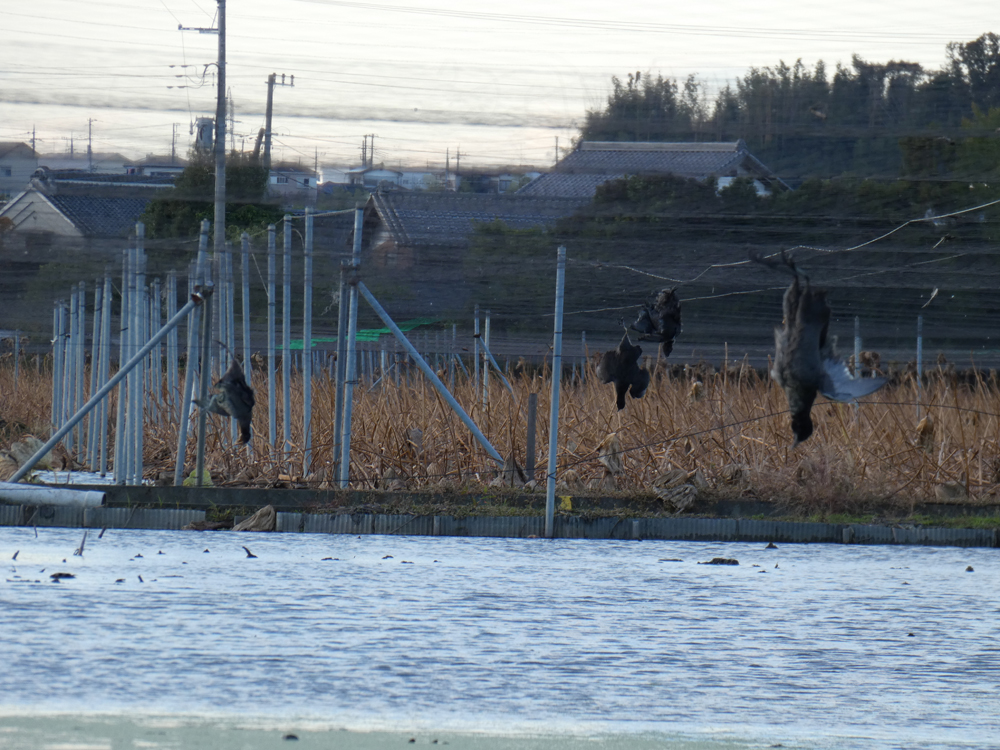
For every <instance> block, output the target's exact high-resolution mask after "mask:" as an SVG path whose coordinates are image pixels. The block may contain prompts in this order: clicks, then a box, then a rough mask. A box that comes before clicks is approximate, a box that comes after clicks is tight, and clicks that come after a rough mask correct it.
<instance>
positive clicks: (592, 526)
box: [553, 516, 632, 539]
mask: <svg viewBox="0 0 1000 750" xmlns="http://www.w3.org/2000/svg"><path fill="white" fill-rule="evenodd" d="M553 531H554V536H556V537H559V538H562V539H631V538H632V524H631V523H629V522H628V521H627V520H626V519H623V518H576V517H567V516H557V517H556V519H555V524H554V529H553Z"/></svg>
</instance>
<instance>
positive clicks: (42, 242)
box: [0, 187, 149, 247]
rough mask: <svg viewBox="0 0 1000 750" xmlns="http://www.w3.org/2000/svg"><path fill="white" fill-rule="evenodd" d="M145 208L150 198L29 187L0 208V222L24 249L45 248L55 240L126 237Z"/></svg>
mask: <svg viewBox="0 0 1000 750" xmlns="http://www.w3.org/2000/svg"><path fill="white" fill-rule="evenodd" d="M148 204H149V198H127V197H121V196H118V197H112V196H92V195H72V194H71V195H59V194H56V195H48V194H46V193H45V192H43V191H41V190H39V189H37V188H34V187H32V188H29V189H28V190H24V191H22V192H21V193H20V194H19V195H17V196H15V197H14V198H13V199H11V200H10V201H8V202H7V204H6V205H4V206H3V208H0V221H2V219H7V220H8V221H9V222H10V224H8V226H9V227H10V230H9V233H10V235H12V236H18V235H19V236H21V237H22V242H23V244H25V246H27V247H48V246H50V245H51V244H52V242H53V240H54V239H55V238H72V239H85V238H86V239H110V238H119V237H127V236H128V235H129V234H130V233H132V232H133V231H134V229H135V223H136V221H138V219H139V217H140V216H141V215H142V213H143V212H144V211H145V210H146V206H147V205H148ZM4 223H6V222H4ZM9 242H10V240H8V244H9Z"/></svg>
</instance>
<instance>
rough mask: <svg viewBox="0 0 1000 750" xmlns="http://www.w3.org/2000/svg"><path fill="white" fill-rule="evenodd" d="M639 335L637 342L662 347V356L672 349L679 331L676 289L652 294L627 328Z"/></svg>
mask: <svg viewBox="0 0 1000 750" xmlns="http://www.w3.org/2000/svg"><path fill="white" fill-rule="evenodd" d="M629 327H630V328H631V329H632V330H633V331H636V332H637V333H638V334H639V341H655V342H656V343H658V344H662V345H663V356H664V357H667V356H669V355H670V352H671V351H672V350H673V348H674V339H675V338H676V337H677V334H678V333H680V331H681V301H680V298H679V297H678V296H677V290H676V289H662V290H660V291H659V292H653V293H652V294H651V295H649V299H647V300H646V302H645V303H644V304H643V306H642V310H640V311H639V316H638V317H637V318H636V319H635V322H634V323H633V324H632V325H631V326H629Z"/></svg>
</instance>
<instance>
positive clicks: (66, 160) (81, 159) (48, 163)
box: [38, 151, 129, 174]
mask: <svg viewBox="0 0 1000 750" xmlns="http://www.w3.org/2000/svg"><path fill="white" fill-rule="evenodd" d="M128 161H129V160H128V159H127V158H126V157H124V156H122V155H121V154H119V153H115V152H109V153H103V152H97V151H94V152H91V153H90V154H87V153H80V152H70V153H68V154H65V153H63V154H39V155H38V166H40V167H48V168H49V169H51V170H53V171H55V172H63V171H73V170H75V171H77V172H99V173H102V174H124V173H125V163H126V162H128Z"/></svg>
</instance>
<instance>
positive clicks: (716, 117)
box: [580, 32, 1000, 180]
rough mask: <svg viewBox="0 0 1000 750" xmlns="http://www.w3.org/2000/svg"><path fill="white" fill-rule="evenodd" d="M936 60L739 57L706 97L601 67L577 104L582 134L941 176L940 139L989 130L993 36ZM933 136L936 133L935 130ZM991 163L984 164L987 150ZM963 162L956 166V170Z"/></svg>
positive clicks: (993, 120)
mask: <svg viewBox="0 0 1000 750" xmlns="http://www.w3.org/2000/svg"><path fill="white" fill-rule="evenodd" d="M945 52H946V62H945V64H944V65H943V66H942V67H941V68H940V69H938V70H928V69H925V68H924V67H923V66H921V65H920V64H918V63H914V62H907V61H904V60H890V61H889V62H886V63H877V62H870V61H866V60H864V59H862V58H861V57H860V56H858V55H855V56H854V57H853V58H852V60H851V64H850V65H841V64H839V63H838V64H837V67H836V69H835V70H834V71H833V72H832V74H831V73H830V71H829V70H828V68H827V65H826V63H824V62H823V61H822V60H821V61H819V62H817V63H816V65H815V66H814V67H813V68H812V69H810V68H807V67H806V66H805V65H803V63H802V61H801V60H797V61H796V62H795V64H793V65H788V64H786V63H785V62H779V63H778V64H777V65H775V66H772V67H762V68H756V67H754V68H750V69H749V70H748V71H747V72H746V73H745V74H744V75H743V76H742V77H741V78H739V79H737V80H736V81H735V82H733V83H732V84H727V85H726V86H725V87H724V88H723V89H722V90H721V91H720V92H719V94H718V95H717V96H716V97H715V99H714V101H712V102H710V101H709V99H708V96H707V93H706V87H705V83H704V82H703V81H700V80H699V79H698V78H697V77H696V76H694V75H691V76H688V77H687V79H685V80H684V81H683V82H678V81H676V80H673V79H670V78H664V77H663V76H661V75H658V76H655V77H654V76H652V75H650V74H648V73H646V74H643V73H642V72H641V71H637V72H635V73H630V74H628V76H627V77H626V78H625V79H624V80H623V79H620V78H618V77H613V78H612V91H611V93H610V95H609V96H608V100H607V105H606V107H605V108H604V109H603V110H600V111H589V112H588V113H587V116H586V120H585V122H584V125H583V127H582V128H581V132H580V138H581V139H582V140H588V141H697V140H706V141H732V140H737V139H739V138H742V139H744V140H745V141H746V142H747V145H748V147H749V148H750V150H751V151H752V152H753V153H754V154H755V155H756V156H758V157H759V158H760V159H761V160H762V161H764V162H765V163H766V164H768V165H769V166H770V167H771V168H772V169H774V170H775V171H777V172H779V173H780V174H782V175H783V176H786V175H787V176H788V178H789V179H792V180H797V179H804V178H807V177H830V176H834V175H840V174H845V173H852V174H856V175H859V176H865V177H871V176H876V177H894V176H907V175H911V174H915V173H916V174H919V175H921V176H927V173H928V168H929V167H930V166H933V169H931V170H930V171H931V172H933V173H935V174H938V175H939V176H947V174H948V170H950V169H953V168H954V167H956V166H958V167H967V166H968V165H955V164H953V163H951V162H949V161H948V158H949V153H948V142H949V141H956V140H958V139H963V138H969V137H974V138H980V139H991V140H992V139H995V138H996V127H997V124H998V123H997V116H996V115H992V114H991V110H998V109H1000V36H998V35H997V34H994V33H992V32H990V33H986V34H983V35H982V36H980V37H979V38H978V39H975V40H973V41H971V42H965V43H960V42H951V43H949V44H948V45H947V46H946V48H945ZM938 139H940V141H939V140H938ZM991 166H992V169H993V172H994V174H995V171H996V165H995V162H994V164H993V165H991ZM966 171H967V170H966Z"/></svg>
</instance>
